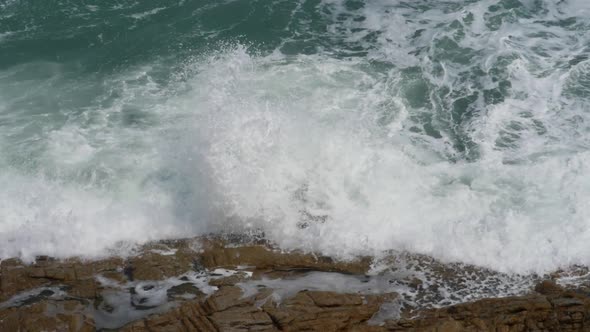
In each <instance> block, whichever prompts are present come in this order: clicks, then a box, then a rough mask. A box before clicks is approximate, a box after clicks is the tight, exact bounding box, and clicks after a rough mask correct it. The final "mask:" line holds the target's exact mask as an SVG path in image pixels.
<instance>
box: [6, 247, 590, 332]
mask: <svg viewBox="0 0 590 332" xmlns="http://www.w3.org/2000/svg"><path fill="white" fill-rule="evenodd" d="M194 241H196V240H182V241H173V242H162V243H156V244H151V245H148V246H146V247H145V248H143V250H142V251H140V252H139V254H138V255H136V256H134V257H130V258H127V259H123V258H116V257H115V258H109V259H104V260H98V261H84V260H81V259H68V260H64V261H58V260H54V259H51V258H49V257H39V258H38V259H37V260H36V262H34V263H33V264H24V263H22V262H20V261H18V260H16V259H9V260H3V261H2V262H0V331H94V330H97V329H102V330H104V331H107V330H112V328H114V329H116V330H119V331H433V332H450V331H494V332H499V331H506V332H512V331H531V332H532V331H547V332H549V331H590V296H589V294H590V292H588V290H587V289H585V288H583V287H582V286H580V287H576V288H569V289H566V288H563V287H561V286H559V285H557V284H556V283H555V282H553V281H551V280H545V281H543V282H541V283H539V284H538V285H537V287H536V288H535V289H534V290H531V292H530V293H529V294H527V295H524V296H513V297H505V298H491V299H483V300H479V301H475V302H471V303H462V304H458V305H453V306H447V307H443V308H438V309H424V308H423V309H419V310H417V311H416V310H412V311H410V310H402V311H401V312H400V315H401V318H400V317H398V318H396V319H391V318H389V319H388V317H382V318H384V319H383V320H381V321H378V323H379V324H377V325H375V324H373V323H375V320H374V319H373V320H372V318H374V317H375V316H376V314H378V313H379V314H380V315H381V316H383V313H382V312H380V308H382V305H383V304H384V303H392V301H395V300H400V297H399V295H398V294H395V293H375V292H372V293H365V294H362V293H357V292H354V291H350V292H342V293H340V292H334V291H318V290H306V289H302V288H298V289H297V290H295V291H293V292H290V293H288V294H289V295H288V296H283V297H277V296H276V294H277V293H276V292H275V291H277V290H276V289H272V287H275V286H272V287H267V286H265V285H264V282H263V281H264V280H276V278H281V280H282V281H283V282H286V283H287V284H288V283H289V282H293V283H294V284H295V283H296V281H297V280H298V278H300V277H302V276H304V275H306V273H307V272H309V271H325V272H334V273H341V274H346V275H347V276H351V275H352V276H354V275H358V276H362V275H364V274H365V273H366V272H367V270H368V268H369V263H370V261H369V260H368V259H367V258H359V259H358V260H357V261H353V262H335V261H333V260H331V259H330V258H326V257H316V256H314V255H309V254H303V253H283V252H280V251H277V250H273V249H272V248H269V247H268V246H265V245H262V244H246V245H242V246H230V247H227V246H224V245H223V243H222V242H221V241H219V240H203V239H200V240H199V243H198V245H197V246H195V245H194V244H195V243H194ZM237 266H248V268H247V269H244V270H240V271H231V273H230V272H227V270H223V269H220V270H218V268H236V267H237ZM224 271H225V272H224ZM359 278H360V277H359ZM412 280H413V279H412ZM248 281H249V282H250V283H249V284H248ZM361 282H362V281H361ZM246 284H248V285H250V286H248V287H250V288H248V287H246V286H244V285H246ZM273 285H278V284H276V283H275V284H273ZM408 285H409V286H408V287H414V288H416V289H423V288H424V287H422V282H421V281H420V280H418V279H416V280H415V281H412V282H410V283H409V284H408ZM412 285H414V286H412ZM277 287H278V286H277ZM150 292H152V293H150ZM143 293H145V294H148V295H149V294H152V295H153V297H154V298H156V299H157V301H156V302H153V301H154V300H153V299H150V298H149V296H148V295H145V294H143ZM113 294H115V295H116V296H115V298H116V299H118V300H116V301H114V302H113V301H112V299H110V298H109V296H111V297H112V296H113ZM283 295H285V294H284V293H283ZM143 296H145V297H143ZM121 299H122V300H121ZM109 301H111V302H109ZM158 301H159V302H158ZM117 305H126V306H127V307H125V308H123V309H121V308H117V307H116V306H117ZM127 309H128V310H130V311H133V312H134V313H133V315H128V317H127V316H125V311H124V310H127ZM117 310H119V311H123V314H122V316H117V317H118V320H119V321H120V323H116V324H115V323H112V322H111V325H109V326H106V325H104V320H105V317H107V318H108V317H111V316H108V315H114V314H115V313H117ZM121 317H122V318H121ZM101 322H102V323H101ZM370 322H371V323H370ZM101 324H102V325H101ZM113 324H114V325H113ZM117 324H118V325H117Z"/></svg>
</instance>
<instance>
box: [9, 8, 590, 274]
mask: <svg viewBox="0 0 590 332" xmlns="http://www.w3.org/2000/svg"><path fill="white" fill-rule="evenodd" d="M589 30H590V2H588V1H585V0H562V1H548V0H500V1H498V0H448V1H438V0H419V1H402V0H372V1H369V0H367V1H350V0H324V1H311V0H298V1H277V0H266V1H254V0H250V1H245V0H234V1H189V0H186V1H156V0H154V1H143V0H137V1H129V0H125V1H123V0H119V1H54V0H50V1H11V0H0V257H8V256H21V257H23V258H25V259H31V258H32V257H34V256H35V255H39V254H48V255H56V256H71V255H86V256H95V255H102V254H104V253H105V252H106V250H108V249H113V248H115V250H126V248H128V247H129V246H130V245H131V244H134V243H141V242H144V241H148V240H152V239H161V238H175V237H185V236H194V235H199V234H204V233H208V232H217V231H229V232H249V231H262V232H264V234H265V236H266V237H267V238H268V239H270V240H271V241H274V242H276V243H277V244H278V245H279V246H281V247H283V248H285V249H293V248H298V249H304V250H314V251H319V252H322V253H325V254H328V255H335V256H338V257H341V258H348V257H351V256H353V255H358V254H371V255H379V253H382V252H383V251H385V250H390V249H393V250H408V251H410V252H416V253H422V254H428V255H432V256H434V257H437V258H439V259H442V260H443V261H453V262H465V263H473V264H476V265H481V266H485V267H489V268H492V269H496V270H500V271H507V272H546V271H549V270H552V269H556V268H558V267H560V266H567V265H570V264H585V265H587V264H588V263H590V249H589V248H588V246H587V243H589V241H590V203H589V202H590V176H589V173H590V151H589V148H590V135H589V131H590V125H589V121H590V99H589V98H590V60H589V56H590V33H588V31H589Z"/></svg>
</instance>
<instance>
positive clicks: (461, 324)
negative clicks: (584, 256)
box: [385, 281, 590, 332]
mask: <svg viewBox="0 0 590 332" xmlns="http://www.w3.org/2000/svg"><path fill="white" fill-rule="evenodd" d="M535 290H536V293H534V294H530V295H526V296H521V297H508V298H501V299H484V300H480V301H476V302H473V303H464V304H459V305H455V306H452V307H447V308H442V309H438V310H427V311H424V312H422V313H421V314H420V317H419V318H417V319H402V320H398V321H388V322H387V323H386V324H385V328H387V329H389V330H392V331H407V330H409V331H433V332H435V331H439V332H443V331H445V332H446V331H498V332H516V331H547V332H551V331H590V297H588V294H579V293H577V292H575V291H572V290H565V289H563V288H561V287H559V286H557V285H556V284H555V283H553V282H551V281H544V282H542V283H540V284H539V285H537V287H536V288H535Z"/></svg>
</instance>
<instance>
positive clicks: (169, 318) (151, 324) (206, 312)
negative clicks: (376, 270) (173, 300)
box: [121, 286, 392, 331]
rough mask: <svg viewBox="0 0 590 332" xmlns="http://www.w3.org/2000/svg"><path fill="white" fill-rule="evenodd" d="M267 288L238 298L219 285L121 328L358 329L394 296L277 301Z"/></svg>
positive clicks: (306, 295) (312, 295)
mask: <svg viewBox="0 0 590 332" xmlns="http://www.w3.org/2000/svg"><path fill="white" fill-rule="evenodd" d="M270 292H271V290H266V291H265V292H261V293H259V294H257V295H255V296H251V297H247V298H242V292H241V290H240V289H239V288H237V287H234V286H223V287H221V288H220V289H219V291H218V292H216V293H215V294H213V295H212V296H211V297H209V298H208V299H207V300H205V301H202V302H199V301H190V302H186V303H184V304H182V305H181V306H180V307H178V308H175V309H173V310H171V311H168V312H166V313H164V314H159V315H151V316H149V317H147V318H145V319H143V320H142V321H139V322H134V323H132V324H129V325H127V326H125V327H123V328H122V329H121V331H283V330H284V331H304V330H311V331H320V330H321V331H343V330H344V331H345V330H351V329H360V328H362V326H363V325H362V324H363V323H365V322H366V321H367V320H369V319H370V318H371V317H372V316H373V315H374V314H375V313H376V312H377V311H378V310H379V307H380V305H381V304H382V303H383V301H385V300H387V299H391V297H392V295H391V294H388V295H383V296H362V295H358V294H338V293H334V292H307V291H305V292H299V293H297V294H296V295H295V296H294V297H293V298H291V299H288V300H287V301H285V302H284V303H281V304H276V303H274V302H272V301H269V300H267V297H268V296H269V295H270ZM261 302H263V303H264V304H263V305H262V306H258V305H257V303H261ZM365 326H366V325H365Z"/></svg>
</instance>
